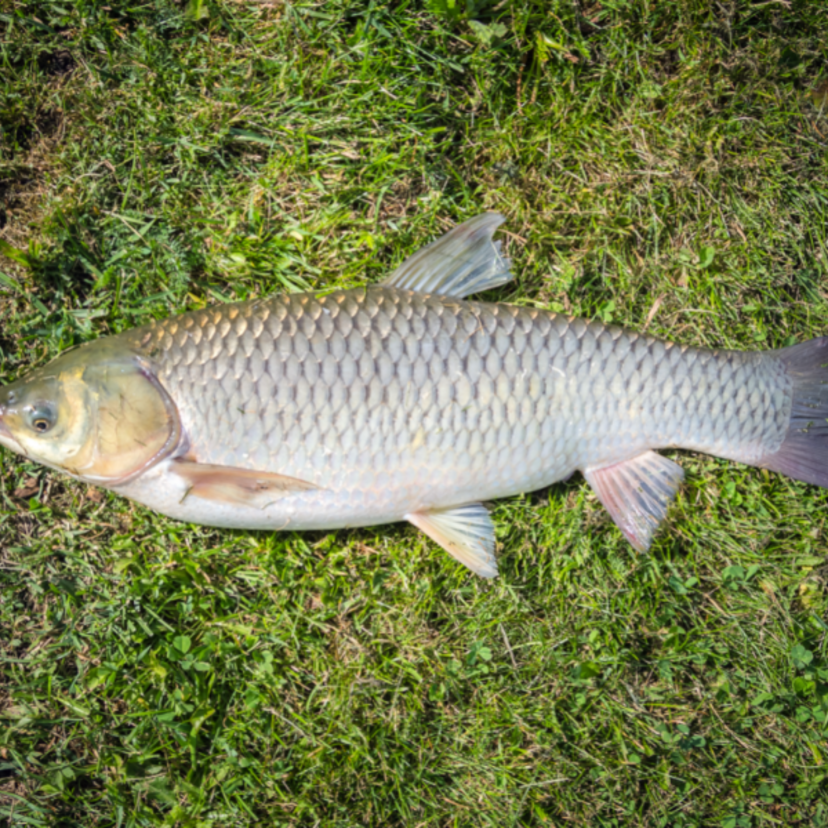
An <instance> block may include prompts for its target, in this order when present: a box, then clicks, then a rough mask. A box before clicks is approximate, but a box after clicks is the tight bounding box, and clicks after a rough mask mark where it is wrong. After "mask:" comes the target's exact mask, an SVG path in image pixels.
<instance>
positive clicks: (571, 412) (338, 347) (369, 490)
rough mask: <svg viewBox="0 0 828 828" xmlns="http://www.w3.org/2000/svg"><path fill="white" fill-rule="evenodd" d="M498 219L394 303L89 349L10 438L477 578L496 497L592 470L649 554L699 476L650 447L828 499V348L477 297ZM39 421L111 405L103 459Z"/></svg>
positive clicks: (211, 518) (453, 240)
mask: <svg viewBox="0 0 828 828" xmlns="http://www.w3.org/2000/svg"><path fill="white" fill-rule="evenodd" d="M501 220H502V219H501V218H500V217H499V216H497V215H496V214H485V215H484V216H481V217H478V218H476V219H473V220H471V221H470V222H467V223H466V224H465V225H461V226H460V227H458V228H456V229H455V230H454V231H452V232H451V233H449V234H448V235H447V236H446V237H444V238H443V239H441V240H439V241H438V242H435V243H434V244H432V245H430V246H429V247H428V248H426V249H425V250H423V251H420V252H419V253H418V254H415V256H414V257H412V258H411V259H410V260H408V261H407V262H406V263H404V264H403V265H402V266H401V267H400V268H398V270H397V271H395V273H394V274H392V276H391V277H390V278H389V279H388V280H387V283H386V284H383V285H379V286H374V287H367V288H358V289H352V290H340V291H334V292H332V293H329V294H327V295H324V296H317V295H313V294H310V293H303V294H293V295H288V296H276V297H270V298H266V299H257V300H253V301H249V302H243V303H237V304H230V305H220V306H217V307H211V308H206V309H204V310H199V311H193V312H190V313H185V314H182V315H180V316H176V317H171V318H169V319H165V320H161V321H158V322H153V323H151V324H150V325H147V326H144V327H141V328H136V329H133V330H130V331H126V332H124V333H122V334H119V335H117V336H113V337H107V338H105V339H103V340H99V341H97V342H93V343H90V344H88V345H85V346H82V347H81V348H79V349H77V350H75V351H72V352H70V353H68V354H67V355H66V356H64V357H61V358H58V360H56V361H55V362H53V363H52V364H51V365H50V366H46V367H45V368H44V369H40V371H39V372H35V373H34V374H33V375H32V377H31V378H27V379H24V380H21V381H18V383H15V384H13V385H11V386H7V387H6V388H5V389H2V391H0V442H4V443H5V444H6V445H7V446H9V447H11V448H13V449H14V450H17V451H20V452H21V453H26V454H29V456H33V457H35V458H36V459H41V460H43V461H44V462H46V463H48V464H50V465H53V466H55V467H57V468H62V469H63V470H66V471H69V472H70V473H72V474H74V475H75V476H76V477H79V478H81V479H86V480H91V481H93V482H96V483H99V484H102V485H106V486H108V487H110V488H112V489H113V490H114V491H116V492H119V493H121V494H123V495H125V496H127V497H130V498H132V499H134V500H137V501H139V502H141V503H143V504H145V505H147V506H148V507H150V508H152V509H154V510H157V511H159V512H163V513H165V514H167V515H170V516H171V517H174V518H178V519H181V520H186V521H191V522H196V523H203V524H209V525H215V526H225V527H234V528H251V529H253V528H255V529H276V530H279V529H337V528H342V527H346V526H366V525H373V524H379V523H387V522H392V521H399V520H409V521H411V522H412V523H414V524H415V525H417V526H419V527H420V528H421V529H423V530H424V531H425V532H426V533H427V534H428V535H429V536H431V537H432V538H433V539H434V540H436V541H437V542H438V543H440V544H441V545H442V546H443V547H444V548H446V549H447V550H448V551H449V552H450V553H451V554H452V555H454V556H455V557H457V558H458V559H459V560H461V561H462V562H463V563H465V564H466V565H467V566H469V567H470V568H472V569H473V570H474V571H476V572H478V573H480V574H483V575H493V574H495V572H496V564H495V561H494V556H493V549H494V538H493V531H492V526H491V522H490V520H489V519H488V515H487V513H486V511H485V509H484V508H483V507H482V505H481V503H482V501H486V500H492V499H496V498H500V497H506V496H509V495H513V494H516V493H520V492H526V491H532V490H534V489H538V488H541V487H543V486H547V485H549V484H551V483H554V482H556V481H558V480H561V479H564V478H566V477H568V476H570V475H571V474H572V473H573V472H574V471H576V470H579V471H582V472H583V473H584V475H585V476H586V478H587V480H588V481H589V483H590V484H591V485H592V486H593V488H594V489H595V490H596V492H597V493H598V496H599V498H600V499H601V501H602V502H603V503H604V505H605V506H606V507H607V508H608V509H609V511H610V513H611V514H612V516H613V518H614V519H615V521H616V523H618V525H619V527H620V528H621V529H622V531H624V533H625V535H626V536H627V537H628V538H629V540H630V541H631V542H632V543H633V545H634V546H636V547H638V548H640V549H644V548H646V547H647V546H648V545H649V542H650V539H651V536H652V534H653V532H654V530H655V528H656V527H657V525H658V523H659V522H660V520H661V519H662V518H663V516H664V513H665V511H666V507H667V504H668V502H669V500H670V499H671V497H672V496H673V494H674V493H675V491H676V489H677V487H678V485H679V483H680V481H681V478H682V472H681V469H680V467H678V466H677V465H676V464H675V463H673V462H672V461H671V460H668V459H667V458H664V457H662V456H661V455H658V454H656V453H655V452H654V451H653V450H654V449H661V448H673V447H679V448H685V449H692V450H695V451H701V452H705V453H708V454H713V455H716V456H719V457H725V458H728V459H732V460H737V461H740V462H743V463H748V464H751V465H756V466H766V467H768V468H772V469H778V470H780V471H784V472H786V473H788V474H791V475H792V476H796V477H799V478H802V479H806V480H810V481H811V482H814V483H818V484H820V485H828V468H826V464H825V463H824V462H823V461H824V460H825V459H826V456H827V455H828V451H827V450H826V446H827V445H828V427H827V426H826V415H828V370H826V369H825V368H824V366H823V363H824V362H825V361H828V340H813V341H812V342H809V343H805V344H804V345H800V346H795V347H794V348H792V349H786V350H783V351H769V352H735V351H724V350H722V351H716V350H704V349H694V348H689V347H683V346H679V345H675V344H672V343H669V342H663V341H660V340H658V339H655V338H653V337H649V336H645V335H643V334H637V333H634V332H631V331H626V330H624V329H622V328H618V327H613V326H607V325H604V324H601V323H599V322H585V321H583V320H580V319H576V318H571V317H566V316H563V315H559V314H555V313H550V312H546V311H543V310H540V309H535V308H521V307H516V306H513V305H508V304H491V303H485V302H477V301H467V300H465V298H464V297H465V295H467V294H468V293H470V292H471V291H472V290H477V289H481V288H487V287H490V286H493V285H495V284H502V283H503V282H504V281H506V280H507V279H508V278H509V276H508V269H507V263H506V262H505V260H503V259H502V257H501V256H500V251H499V245H498V244H496V243H493V242H492V241H491V235H492V233H493V231H494V229H495V228H496V227H497V225H498V224H499V223H500V221H501ZM61 360H64V361H65V365H61ZM820 360H821V361H822V362H821V361H820ZM96 365H97V366H98V368H97V369H96V370H97V371H98V374H96V375H95V376H98V379H97V380H94V377H93V376H92V375H90V378H89V382H90V383H92V382H93V381H96V382H97V383H98V385H99V386H100V389H98V390H96V391H95V395H94V396H95V399H94V401H93V403H92V404H90V403H89V402H88V400H87V401H86V402H85V403H79V401H78V400H79V399H80V397H79V394H80V392H79V391H78V390H77V389H75V390H74V391H73V392H72V393H73V394H74V395H75V396H74V398H73V399H74V402H66V401H65V400H64V401H63V402H60V401H57V402H56V401H55V400H57V398H58V397H59V396H60V394H61V393H63V397H66V393H64V392H63V391H59V390H57V389H64V388H66V387H68V386H69V385H72V384H73V383H74V386H79V387H80V386H83V384H84V381H85V377H86V373H87V372H89V371H90V370H91V368H90V366H96ZM101 365H103V366H104V367H103V368H101V367H100V366H101ZM43 383H47V384H48V383H52V385H53V386H55V388H51V386H50V389H51V390H47V391H43V390H42V389H41V390H37V389H38V388H40V386H42V385H43ZM38 384H40V385H38ZM67 384H68V385H67ZM131 384H132V385H134V389H133V390H130V385H131ZM95 387H96V388H98V386H95ZM32 388H34V389H35V391H34V392H33V391H32ZM10 392H11V397H12V399H11V402H9V393H10ZM50 395H51V396H50ZM24 397H25V398H27V399H28V400H29V403H28V405H29V409H30V411H29V414H26V413H25V412H24V410H23V409H24V408H25V404H23V403H22V402H21V400H23V398H24ZM63 397H61V399H63ZM133 397H135V399H133ZM41 398H42V399H41ZM84 399H86V398H84ZM101 400H102V401H103V402H100V401H101ZM113 400H117V404H116V403H113V402H112V401H113ZM37 405H40V406H41V408H40V409H37ZM43 405H46V406H47V408H48V406H51V408H52V409H55V411H57V410H58V409H60V410H64V409H65V410H67V411H68V410H70V409H71V410H73V411H75V410H77V409H78V407H79V406H80V407H81V408H83V406H84V405H85V406H86V409H87V412H88V411H90V410H93V409H94V410H98V409H100V410H103V412H104V413H103V414H101V413H100V411H98V414H97V415H96V416H95V417H93V418H92V419H95V421H96V423H97V425H95V426H93V427H92V428H91V431H92V432H94V433H95V434H96V435H97V436H96V437H95V438H94V439H95V440H96V441H97V442H96V443H95V446H96V448H95V449H94V451H93V450H92V449H89V448H88V446H87V447H86V448H85V449H84V450H83V451H85V454H84V453H83V452H80V453H78V457H80V458H81V460H83V463H85V464H86V465H83V464H81V463H80V461H79V460H77V458H75V459H71V458H70V459H69V460H67V459H66V458H65V457H62V456H61V455H60V451H59V450H57V451H56V450H54V449H55V443H54V441H53V444H52V446H51V449H52V450H51V453H49V452H47V453H46V456H44V454H43V452H42V451H40V447H41V446H42V444H43V443H44V442H45V441H46V440H47V439H48V438H49V434H50V432H51V430H52V429H53V428H56V427H57V426H56V425H52V424H50V425H49V428H48V429H46V430H45V432H44V433H43V434H42V436H41V435H40V434H38V435H36V436H37V439H36V440H35V441H34V444H33V443H32V438H31V435H27V436H26V440H24V439H22V437H21V436H20V435H21V433H22V431H23V430H25V429H26V428H28V429H29V431H32V422H34V421H33V420H32V416H33V415H32V413H31V412H32V411H34V412H35V414H36V413H37V411H40V413H41V414H42V413H43V410H45V409H43ZM61 406H62V408H61ZM96 406H97V407H98V408H96ZM47 413H48V412H47ZM27 416H28V417H29V421H28V425H27V422H26V417H27ZM76 416H79V415H76ZM15 418H17V419H15ZM58 419H59V418H58ZM64 419H66V416H64ZM12 425H14V428H12V427H11V426H12ZM109 432H112V433H113V434H114V435H115V436H114V437H106V435H107V434H109ZM102 435H103V436H102ZM90 439H92V438H88V439H87V443H88V442H89V440H90ZM27 440H28V442H27ZM73 440H74V442H73V443H72V442H71V441H69V442H70V443H71V445H72V446H74V445H77V444H79V443H80V442H82V440H81V438H79V437H75V438H73ZM63 442H64V444H65V443H66V440H64V441H63ZM32 445H34V448H32ZM85 445H86V444H85ZM58 448H59V447H58ZM64 452H66V449H65V446H64ZM90 458H91V459H90Z"/></svg>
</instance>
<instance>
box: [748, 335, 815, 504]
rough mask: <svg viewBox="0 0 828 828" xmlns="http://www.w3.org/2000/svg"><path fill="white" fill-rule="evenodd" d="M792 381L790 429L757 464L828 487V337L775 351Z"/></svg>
mask: <svg viewBox="0 0 828 828" xmlns="http://www.w3.org/2000/svg"><path fill="white" fill-rule="evenodd" d="M776 356H777V357H778V358H779V359H780V360H781V361H782V363H783V365H784V366H785V368H786V369H787V374H788V378H789V379H790V381H791V384H792V391H793V403H792V406H791V421H790V425H789V426H788V433H787V435H786V436H785V439H784V440H783V441H782V445H781V446H780V447H779V450H778V451H776V452H774V453H773V454H769V455H767V456H766V457H763V458H762V461H761V463H759V464H758V465H760V466H764V467H765V468H768V469H773V471H778V472H782V474H787V475H788V476H789V477H793V478H795V479H797V480H804V481H805V482H806V483H814V484H815V485H817V486H824V487H825V488H828V337H825V336H823V337H820V338H818V339H812V340H810V341H809V342H803V343H802V344H801V345H793V346H792V347H790V348H784V349H782V350H781V351H777V352H776Z"/></svg>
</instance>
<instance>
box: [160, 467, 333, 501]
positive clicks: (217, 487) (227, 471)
mask: <svg viewBox="0 0 828 828" xmlns="http://www.w3.org/2000/svg"><path fill="white" fill-rule="evenodd" d="M171 471H172V472H173V473H174V474H177V475H178V476H179V477H182V478H183V479H184V480H185V481H186V482H187V483H188V484H189V488H188V489H187V492H186V494H185V495H184V498H182V500H183V499H186V498H187V497H200V498H202V499H204V500H214V501H216V502H218V503H229V504H233V505H235V506H253V507H259V508H264V507H265V506H267V505H268V504H270V503H273V501H275V500H278V499H279V498H282V497H285V496H287V495H289V494H295V493H297V492H306V491H308V490H309V489H316V488H318V486H316V485H314V484H313V483H308V482H307V481H305V480H299V479H298V478H296V477H287V476H286V475H283V474H274V473H273V472H263V471H254V470H252V469H239V468H236V467H235V466H217V465H213V464H212V463H198V462H195V461H193V460H186V459H179V460H174V461H173V462H172V464H171Z"/></svg>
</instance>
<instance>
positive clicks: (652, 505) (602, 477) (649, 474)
mask: <svg viewBox="0 0 828 828" xmlns="http://www.w3.org/2000/svg"><path fill="white" fill-rule="evenodd" d="M584 477H586V479H587V482H588V483H589V485H590V486H592V488H593V489H594V490H595V494H597V495H598V499H599V500H600V501H601V503H603V505H604V508H605V509H606V510H607V511H608V512H609V513H610V515H611V516H612V519H613V520H614V521H615V523H616V525H617V526H618V528H619V529H620V530H621V531H622V532H623V533H624V535H625V537H626V538H627V540H628V541H629V542H630V543H631V544H632V545H633V546H634V547H635V548H636V549H637V550H638V551H639V552H646V551H647V549H648V548H649V546H650V541H651V540H652V537H653V535H654V534H655V531H656V529H657V528H658V525H659V523H661V521H662V520H663V519H664V516H665V515H666V514H667V506H668V505H669V503H670V501H671V500H672V499H673V498H674V497H675V495H676V492H677V491H678V487H679V485H681V481H682V480H683V479H684V471H683V469H682V468H681V466H679V465H678V464H677V463H674V462H673V461H672V460H669V459H668V458H666V457H662V456H661V455H660V454H656V453H655V452H654V451H645V452H644V453H643V454H639V455H638V456H637V457H633V458H632V459H631V460H625V461H624V462H623V463H616V464H614V465H612V466H606V467H604V468H600V469H586V471H585V472H584Z"/></svg>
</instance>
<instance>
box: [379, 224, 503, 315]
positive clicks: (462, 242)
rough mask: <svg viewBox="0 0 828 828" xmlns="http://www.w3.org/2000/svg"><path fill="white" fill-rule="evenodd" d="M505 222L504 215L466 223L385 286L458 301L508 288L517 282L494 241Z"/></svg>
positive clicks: (422, 251)
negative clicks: (495, 289) (511, 283)
mask: <svg viewBox="0 0 828 828" xmlns="http://www.w3.org/2000/svg"><path fill="white" fill-rule="evenodd" d="M505 220H506V219H505V218H504V217H503V216H502V215H501V214H500V213H482V214H481V215H479V216H475V217H474V218H472V219H469V220H468V221H465V222H463V223H462V224H460V225H458V226H457V227H455V228H453V229H452V230H449V232H448V233H446V234H445V235H444V236H441V237H440V238H439V239H437V240H436V241H433V242H432V243H431V244H429V245H426V246H425V247H423V248H422V249H420V250H418V251H417V252H416V253H414V254H413V255H412V256H409V257H408V258H407V259H406V260H405V261H404V262H403V263H402V264H401V265H400V266H399V267H398V268H397V269H396V270H395V271H394V272H393V273H392V274H391V275H390V276H388V277H386V278H385V279H383V281H382V284H383V285H386V286H387V287H395V288H400V289H402V290H415V291H418V292H420V293H436V294H440V295H442V296H453V297H455V298H456V299H462V298H464V297H465V296H469V295H470V294H472V293H479V292H481V291H484V290H490V289H491V288H494V287H499V286H500V285H505V284H506V283H507V282H510V281H511V280H512V279H513V278H514V277H513V276H512V274H511V273H510V272H509V259H507V258H505V257H503V256H502V255H501V253H500V242H499V241H496V242H495V241H492V234H493V233H494V231H495V230H496V229H497V228H498V226H499V225H501V224H502V223H503V222H504V221H505Z"/></svg>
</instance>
